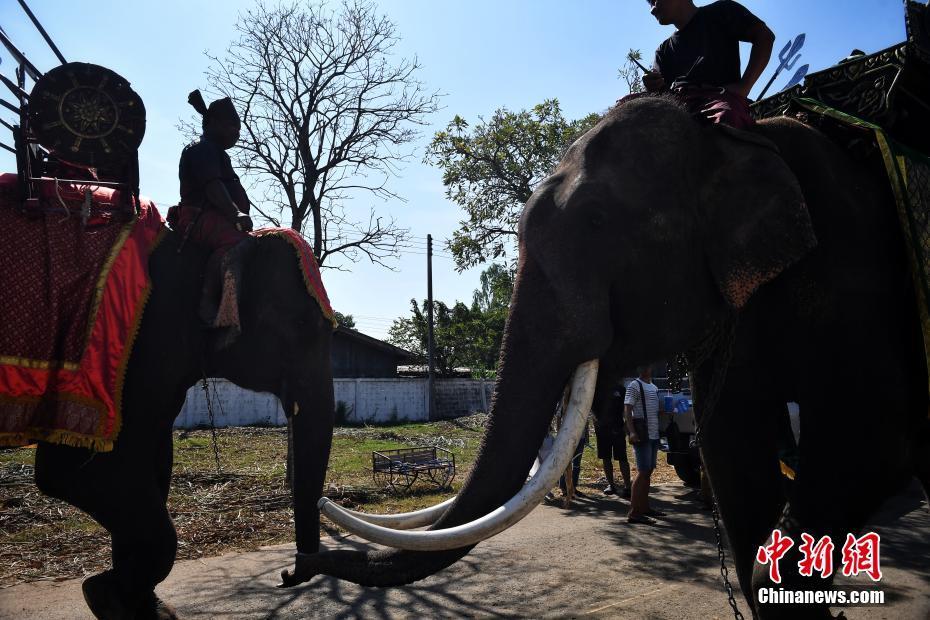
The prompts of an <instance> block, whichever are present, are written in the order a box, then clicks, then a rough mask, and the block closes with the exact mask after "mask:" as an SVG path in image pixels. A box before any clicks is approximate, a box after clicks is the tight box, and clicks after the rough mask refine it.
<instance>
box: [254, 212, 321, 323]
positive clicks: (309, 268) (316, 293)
mask: <svg viewBox="0 0 930 620" xmlns="http://www.w3.org/2000/svg"><path fill="white" fill-rule="evenodd" d="M252 234H253V235H254V236H256V237H268V236H276V237H281V238H282V239H284V240H285V241H287V242H288V243H289V244H290V245H291V247H293V248H294V250H295V251H296V252H297V260H298V262H299V263H300V272H301V273H302V274H303V276H304V284H306V285H307V292H308V293H310V296H311V297H313V299H315V300H316V302H317V303H318V304H319V305H320V310H321V311H322V312H323V316H325V317H326V318H327V319H329V321H330V322H331V323H332V324H333V329H336V326H337V325H338V324H337V323H336V313H335V312H333V307H332V306H331V305H330V304H329V297H328V296H327V295H326V288H325V287H324V286H323V278H322V277H321V276H320V266H319V265H318V264H317V262H316V256H314V254H313V248H311V247H310V244H309V243H307V240H306V239H304V238H303V237H301V236H300V234H298V233H297V231H296V230H294V229H293V228H261V229H259V230H256V231H253V232H252Z"/></svg>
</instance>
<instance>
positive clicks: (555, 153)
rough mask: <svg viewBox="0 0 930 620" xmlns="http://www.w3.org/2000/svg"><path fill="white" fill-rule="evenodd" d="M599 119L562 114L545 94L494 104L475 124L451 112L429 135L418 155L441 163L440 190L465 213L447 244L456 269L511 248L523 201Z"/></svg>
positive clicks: (592, 116)
mask: <svg viewBox="0 0 930 620" xmlns="http://www.w3.org/2000/svg"><path fill="white" fill-rule="evenodd" d="M598 119H599V116H598V115H597V114H589V115H588V116H586V117H584V118H582V119H579V120H575V121H570V120H566V119H565V118H564V117H563V116H562V110H561V109H560V107H559V102H558V100H557V99H547V100H546V101H543V102H542V103H540V104H539V105H536V106H534V107H533V109H532V110H521V111H519V112H511V111H510V110H508V109H506V108H500V109H498V110H497V111H495V112H494V114H493V115H492V116H491V118H490V119H488V120H484V119H483V118H479V122H478V124H477V125H475V126H474V127H471V125H469V123H468V121H466V120H465V119H464V118H462V117H461V116H456V117H455V118H453V119H452V121H451V122H450V123H449V125H448V126H447V127H446V129H445V130H443V131H439V132H437V133H436V134H435V135H434V136H433V141H432V142H431V143H430V145H429V147H428V148H427V152H426V157H425V160H424V161H426V162H427V163H429V164H432V165H434V166H437V167H439V168H441V169H442V171H443V177H442V182H443V184H444V185H445V186H446V196H447V197H448V198H449V199H450V200H452V201H453V202H455V203H456V204H458V205H459V206H460V207H462V208H463V209H464V210H465V214H466V219H464V220H462V221H461V222H460V227H459V230H458V231H456V232H455V233H453V235H452V239H450V240H449V241H448V242H447V247H448V248H449V250H450V252H451V253H452V256H453V257H454V258H455V263H456V268H457V269H458V270H459V271H463V270H465V269H468V268H470V267H474V266H475V265H478V264H480V263H484V262H486V261H487V260H488V259H497V258H501V257H506V256H507V253H508V250H510V251H512V243H513V242H514V241H515V240H516V235H517V222H518V221H519V219H520V214H521V213H522V212H523V205H524V203H526V201H527V200H529V197H530V196H531V195H532V193H533V190H535V189H536V187H537V186H538V185H539V183H540V182H541V181H542V180H543V179H544V178H546V176H547V175H548V174H549V173H550V172H551V171H552V169H553V168H554V167H555V165H556V164H557V163H558V161H559V159H560V158H561V156H562V154H563V152H564V151H565V149H566V148H567V147H568V145H570V144H571V142H572V141H573V140H574V139H575V138H576V137H577V136H578V135H580V134H582V133H584V132H585V131H587V130H588V129H590V128H591V127H593V126H594V124H595V123H596V122H597V121H598Z"/></svg>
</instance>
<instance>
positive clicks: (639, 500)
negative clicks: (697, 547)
mask: <svg viewBox="0 0 930 620" xmlns="http://www.w3.org/2000/svg"><path fill="white" fill-rule="evenodd" d="M637 371H638V372H639V378H638V379H634V380H633V381H630V384H629V385H628V386H627V388H626V396H625V397H624V400H623V413H624V416H623V417H624V420H625V421H626V427H627V432H628V435H629V437H630V443H631V444H633V453H634V455H635V456H636V478H634V480H633V493H632V497H631V498H630V512H629V514H628V515H627V521H628V522H630V523H644V524H648V525H652V524H654V523H655V521H654V520H653V519H652V518H651V517H661V516H664V513H663V512H661V511H658V510H653V509H652V508H650V507H649V484H650V481H651V479H652V472H653V470H654V469H655V468H656V457H657V456H658V453H659V389H658V388H657V387H656V386H655V385H654V384H653V383H652V367H651V366H640V367H639V368H637Z"/></svg>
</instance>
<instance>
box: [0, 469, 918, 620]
mask: <svg viewBox="0 0 930 620" xmlns="http://www.w3.org/2000/svg"><path fill="white" fill-rule="evenodd" d="M654 492H655V496H656V500H657V501H656V504H657V506H658V507H659V508H661V509H662V510H664V511H666V512H667V513H668V516H667V517H666V518H664V519H662V522H661V523H660V524H658V525H656V526H651V527H650V526H636V525H629V524H627V523H626V521H625V518H624V517H625V512H626V506H627V505H626V503H625V502H624V501H622V500H618V499H616V498H604V497H603V496H592V497H591V498H589V499H583V500H579V501H577V502H576V503H575V505H574V507H573V508H572V509H571V510H563V509H561V508H558V507H553V506H540V507H538V508H537V509H536V510H534V511H533V512H532V513H531V514H530V515H529V516H528V517H527V518H526V519H524V520H523V521H521V522H520V523H518V524H517V525H516V526H514V527H513V528H511V529H509V530H507V531H506V532H504V533H502V534H500V535H498V536H496V537H494V538H492V539H490V540H488V541H485V542H483V543H481V544H479V545H478V546H477V547H476V548H475V549H474V550H472V552H471V553H469V555H468V556H466V557H465V558H464V559H463V560H461V561H460V562H458V563H456V564H455V565H453V566H452V567H450V568H448V569H446V570H444V571H441V572H440V573H438V574H436V575H434V576H432V577H430V578H428V579H425V580H423V581H421V582H419V583H417V584H414V585H411V586H406V587H402V588H390V589H378V588H361V587H358V586H355V585H352V584H346V583H342V582H338V581H336V580H334V579H331V578H323V577H317V578H315V579H314V580H312V581H311V582H309V583H307V584H304V585H302V586H299V587H297V588H292V589H277V588H275V587H274V586H275V584H276V583H277V582H278V573H279V571H280V570H281V569H282V568H284V567H287V566H288V565H289V564H290V562H291V559H292V556H293V552H294V549H293V546H292V545H284V546H275V547H270V548H266V549H263V550H261V551H257V552H252V553H244V554H231V555H224V556H221V557H216V558H206V559H202V560H188V561H184V562H180V563H179V564H178V565H177V566H176V567H175V569H174V571H173V572H172V574H171V575H170V576H169V578H168V580H167V581H166V582H165V583H163V584H162V585H161V586H160V587H159V589H158V592H159V594H160V595H161V596H162V597H163V598H165V600H169V601H170V602H171V603H172V604H173V605H174V606H175V607H176V609H177V610H178V612H179V613H180V614H181V617H183V618H188V619H191V618H195V619H200V618H203V619H208V618H209V619H212V618H224V619H225V618H229V619H235V620H258V619H266V618H273V619H276V620H277V619H281V620H285V619H286V620H292V619H294V620H296V619H298V618H365V619H366V620H367V619H372V618H374V619H393V618H417V619H419V618H502V617H508V618H509V617H516V618H581V617H594V618H648V619H665V618H668V619H670V620H671V619H676V620H677V619H679V618H700V619H702V620H703V619H711V618H719V619H723V618H732V617H733V615H732V613H731V611H730V609H729V607H728V604H727V599H726V596H725V594H724V591H723V587H722V585H721V581H720V569H719V563H718V560H717V552H716V547H715V545H714V544H713V540H714V534H713V527H712V523H711V519H710V516H709V514H708V513H707V512H706V511H704V510H702V509H701V507H700V505H699V504H698V503H697V501H696V500H695V497H694V494H693V492H692V491H690V490H688V489H685V488H683V487H682V486H680V485H677V484H670V485H661V486H658V487H656V488H655V489H654ZM872 528H874V529H875V531H878V532H879V533H880V534H881V536H882V548H881V551H882V569H883V571H884V574H885V576H884V578H883V580H882V582H881V583H880V584H879V585H878V587H879V588H880V589H881V590H882V591H884V592H885V594H886V603H885V604H884V605H881V606H872V607H847V608H844V609H843V610H842V611H843V612H844V613H845V614H846V617H847V618H849V620H863V619H872V618H887V619H889V620H910V619H915V620H918V619H919V620H925V619H926V618H928V617H930V599H928V597H927V593H928V591H930V563H928V562H927V557H930V514H928V511H927V504H926V502H924V501H923V496H922V494H921V493H920V492H919V491H918V490H917V489H916V488H913V489H911V491H910V493H909V494H908V495H906V496H904V497H900V498H897V499H896V500H894V501H892V502H890V503H889V504H888V505H887V506H886V508H885V510H884V511H883V513H882V514H881V515H879V516H878V517H877V518H876V519H875V521H874V524H873V526H872ZM325 544H326V546H327V547H329V548H333V547H340V546H341V547H357V548H364V546H363V545H362V544H361V543H359V542H358V541H356V540H354V539H353V538H348V539H345V540H337V539H327V540H326V541H325ZM731 575H732V565H731ZM869 584H871V582H870V581H869V580H868V579H867V578H864V577H863V578H849V579H846V580H844V581H842V582H840V581H838V582H837V584H836V585H837V587H838V588H840V589H845V590H850V589H861V588H866V587H869ZM738 604H739V606H740V609H741V610H742V612H743V613H744V614H745V615H746V617H747V618H748V617H750V616H749V614H748V610H747V608H746V605H745V603H743V601H742V599H741V598H740V600H739V603H738ZM833 611H834V613H836V612H837V611H839V609H837V608H834V610H833ZM0 618H10V619H11V620H20V619H23V620H24V619H26V618H28V619H30V620H66V619H67V620H90V618H91V617H90V615H89V613H88V612H87V611H86V610H85V609H84V607H83V604H82V601H81V594H80V580H68V581H62V582H58V583H55V582H34V583H26V584H20V585H17V586H14V587H12V588H7V589H5V590H0Z"/></svg>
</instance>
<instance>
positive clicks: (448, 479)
mask: <svg viewBox="0 0 930 620" xmlns="http://www.w3.org/2000/svg"><path fill="white" fill-rule="evenodd" d="M453 478H455V465H452V464H451V463H450V464H449V465H446V466H445V467H443V468H441V469H431V470H430V471H429V479H430V480H431V481H432V482H433V484H435V485H436V486H438V487H439V488H440V489H448V488H449V487H450V486H451V484H452V479H453Z"/></svg>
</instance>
